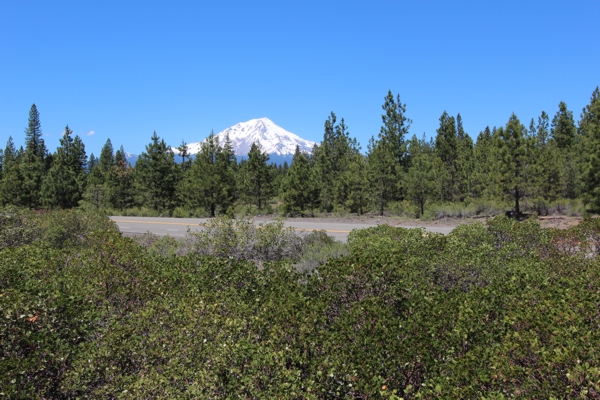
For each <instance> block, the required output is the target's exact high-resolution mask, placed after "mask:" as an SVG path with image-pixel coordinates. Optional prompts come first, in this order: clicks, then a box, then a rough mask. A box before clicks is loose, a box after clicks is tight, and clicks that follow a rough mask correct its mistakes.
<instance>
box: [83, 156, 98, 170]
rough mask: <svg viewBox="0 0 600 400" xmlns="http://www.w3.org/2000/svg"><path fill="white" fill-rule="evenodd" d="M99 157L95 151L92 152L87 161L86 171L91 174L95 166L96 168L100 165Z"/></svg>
mask: <svg viewBox="0 0 600 400" xmlns="http://www.w3.org/2000/svg"><path fill="white" fill-rule="evenodd" d="M98 162H99V161H98V159H97V158H96V156H95V155H94V153H92V154H90V157H89V158H88V161H87V163H86V170H85V172H86V173H87V174H90V173H91V172H92V171H93V170H94V168H96V167H97V166H98Z"/></svg>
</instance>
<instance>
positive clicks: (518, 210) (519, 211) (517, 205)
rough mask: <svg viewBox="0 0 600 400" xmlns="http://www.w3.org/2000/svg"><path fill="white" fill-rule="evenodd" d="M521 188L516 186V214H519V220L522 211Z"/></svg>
mask: <svg viewBox="0 0 600 400" xmlns="http://www.w3.org/2000/svg"><path fill="white" fill-rule="evenodd" d="M519 194H520V193H519V188H518V187H517V186H515V213H516V214H517V218H518V217H519V215H521V209H520V208H519Z"/></svg>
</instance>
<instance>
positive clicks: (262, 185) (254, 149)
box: [241, 143, 274, 210]
mask: <svg viewBox="0 0 600 400" xmlns="http://www.w3.org/2000/svg"><path fill="white" fill-rule="evenodd" d="M267 161H269V155H268V154H267V153H265V152H262V151H261V148H260V145H259V144H257V143H252V146H251V147H250V151H249V152H248V160H247V162H246V163H244V166H243V168H242V171H241V173H242V174H243V177H244V183H243V194H244V198H245V199H246V200H247V201H249V202H250V203H252V204H255V205H256V206H257V207H258V209H259V210H262V209H263V207H264V206H265V205H266V204H267V202H268V201H269V199H271V197H273V195H274V188H273V179H274V175H273V174H272V172H271V168H269V166H268V165H267Z"/></svg>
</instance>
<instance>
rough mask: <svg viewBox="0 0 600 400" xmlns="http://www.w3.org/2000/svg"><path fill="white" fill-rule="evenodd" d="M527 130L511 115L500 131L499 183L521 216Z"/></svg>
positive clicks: (517, 213)
mask: <svg viewBox="0 0 600 400" xmlns="http://www.w3.org/2000/svg"><path fill="white" fill-rule="evenodd" d="M526 136H527V129H526V128H525V126H523V125H522V124H521V122H520V121H519V119H518V118H517V116H516V115H515V114H514V113H513V114H512V115H511V117H510V118H509V120H508V122H507V124H506V128H505V129H503V130H501V131H500V134H499V146H500V154H501V160H502V161H501V164H500V168H501V170H500V172H501V182H502V184H503V187H504V189H505V191H506V193H507V194H508V195H509V196H510V197H512V198H513V199H514V201H515V213H516V215H517V216H518V215H520V214H521V205H520V201H521V199H522V197H523V194H524V192H525V187H524V186H525V177H524V169H525V167H526V163H527V161H528V160H527V155H528V154H527V142H526V139H527V137H526Z"/></svg>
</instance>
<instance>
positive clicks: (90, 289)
mask: <svg viewBox="0 0 600 400" xmlns="http://www.w3.org/2000/svg"><path fill="white" fill-rule="evenodd" d="M1 215H2V222H0V244H1V246H2V248H1V250H0V393H1V395H2V396H4V397H6V398H128V397H133V398H315V399H317V398H348V399H351V398H407V399H408V398H423V399H425V398H440V397H442V398H477V399H480V398H490V399H491V398H506V397H518V398H551V397H554V398H595V397H598V396H599V395H600V387H599V386H600V369H599V368H600V362H599V361H600V354H599V350H598V349H600V328H599V327H600V314H599V312H598V305H599V304H600V284H599V282H600V280H599V275H600V263H599V259H600V258H599V257H598V255H599V252H600V220H599V219H590V220H586V221H584V222H583V223H582V224H580V225H579V226H577V227H573V228H570V229H568V230H564V231H559V230H544V229H541V228H540V227H539V225H537V224H536V223H535V222H531V221H525V222H521V223H519V222H515V221H514V220H510V219H507V218H505V217H498V218H495V219H493V220H491V221H490V222H489V223H488V224H487V225H483V224H475V225H469V226H461V227H459V228H457V229H455V230H454V231H453V232H452V233H451V234H449V235H446V236H443V235H439V234H427V233H426V232H425V231H423V230H420V229H402V228H392V227H389V226H379V227H376V228H371V229H366V230H360V231H354V232H352V234H351V235H350V237H349V249H350V251H349V254H347V255H345V256H342V257H339V258H332V259H329V260H328V261H327V262H326V263H325V264H324V265H321V266H319V267H318V268H317V270H316V271H317V273H313V274H307V273H305V272H302V271H298V269H297V268H294V266H293V264H294V263H295V262H296V261H294V260H289V259H287V258H286V257H287V256H286V255H278V256H274V257H273V259H261V263H260V268H259V266H257V264H256V263H255V262H252V261H248V260H247V259H245V257H241V256H237V255H236V254H243V251H241V250H235V249H234V250H235V251H238V253H235V251H234V253H228V252H229V251H231V249H232V248H234V247H235V246H233V245H232V243H233V242H225V243H216V242H215V243H212V244H211V246H213V249H216V250H214V251H213V253H212V254H209V255H206V254H203V253H202V252H200V251H191V252H189V253H188V254H187V255H185V256H178V257H175V256H173V254H172V253H169V252H168V251H163V252H162V253H161V252H160V251H156V252H148V251H141V250H142V248H141V247H140V245H139V244H137V243H136V242H135V241H134V240H132V239H129V238H124V237H121V235H120V234H119V233H118V231H117V230H116V229H114V227H111V226H112V224H111V223H110V222H108V221H107V220H106V219H104V218H102V217H95V216H92V215H89V214H88V215H83V214H79V213H76V212H64V213H63V212H60V213H48V214H43V215H38V214H33V213H30V212H21V211H17V210H4V211H3V212H2V214H1ZM231 224H234V222H231ZM54 226H62V229H64V232H66V233H64V234H63V233H61V232H63V231H61V230H60V229H58V230H56V229H55V230H54V231H53V227H54ZM230 227H231V226H227V225H226V226H221V227H218V228H219V229H223V230H224V232H226V231H227V229H230ZM215 229H217V227H215ZM271 229H273V230H275V229H276V228H271ZM49 232H50V233H49ZM56 232H58V233H56ZM254 234H256V235H264V239H260V240H259V239H257V238H254V239H252V240H256V242H257V243H263V242H262V240H264V241H266V243H267V244H268V245H269V246H274V247H273V248H274V249H279V248H280V247H278V246H279V245H278V244H277V243H280V242H277V243H275V244H273V243H272V241H270V240H271V239H272V235H271V234H272V232H270V231H269V228H267V229H266V230H264V229H263V230H260V229H259V230H256V232H254ZM269 235H271V236H269ZM318 235H319V234H315V235H313V237H312V239H310V240H314V242H315V243H321V242H322V241H323V240H326V238H318V237H316V238H315V236H318ZM226 236H227V235H224V237H226ZM275 236H277V235H275ZM235 240H238V241H240V243H241V239H240V238H239V237H235ZM307 242H308V241H307ZM67 244H68V245H67ZM232 246H233V247H232ZM167 247H168V246H167ZM240 248H245V247H243V246H240ZM219 249H220V250H219ZM219 251H221V252H222V254H220V255H227V256H226V257H218V255H219V254H217V253H218V252H219ZM275 253H276V252H275ZM228 254H231V256H229V255H228ZM250 258H252V257H250Z"/></svg>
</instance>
